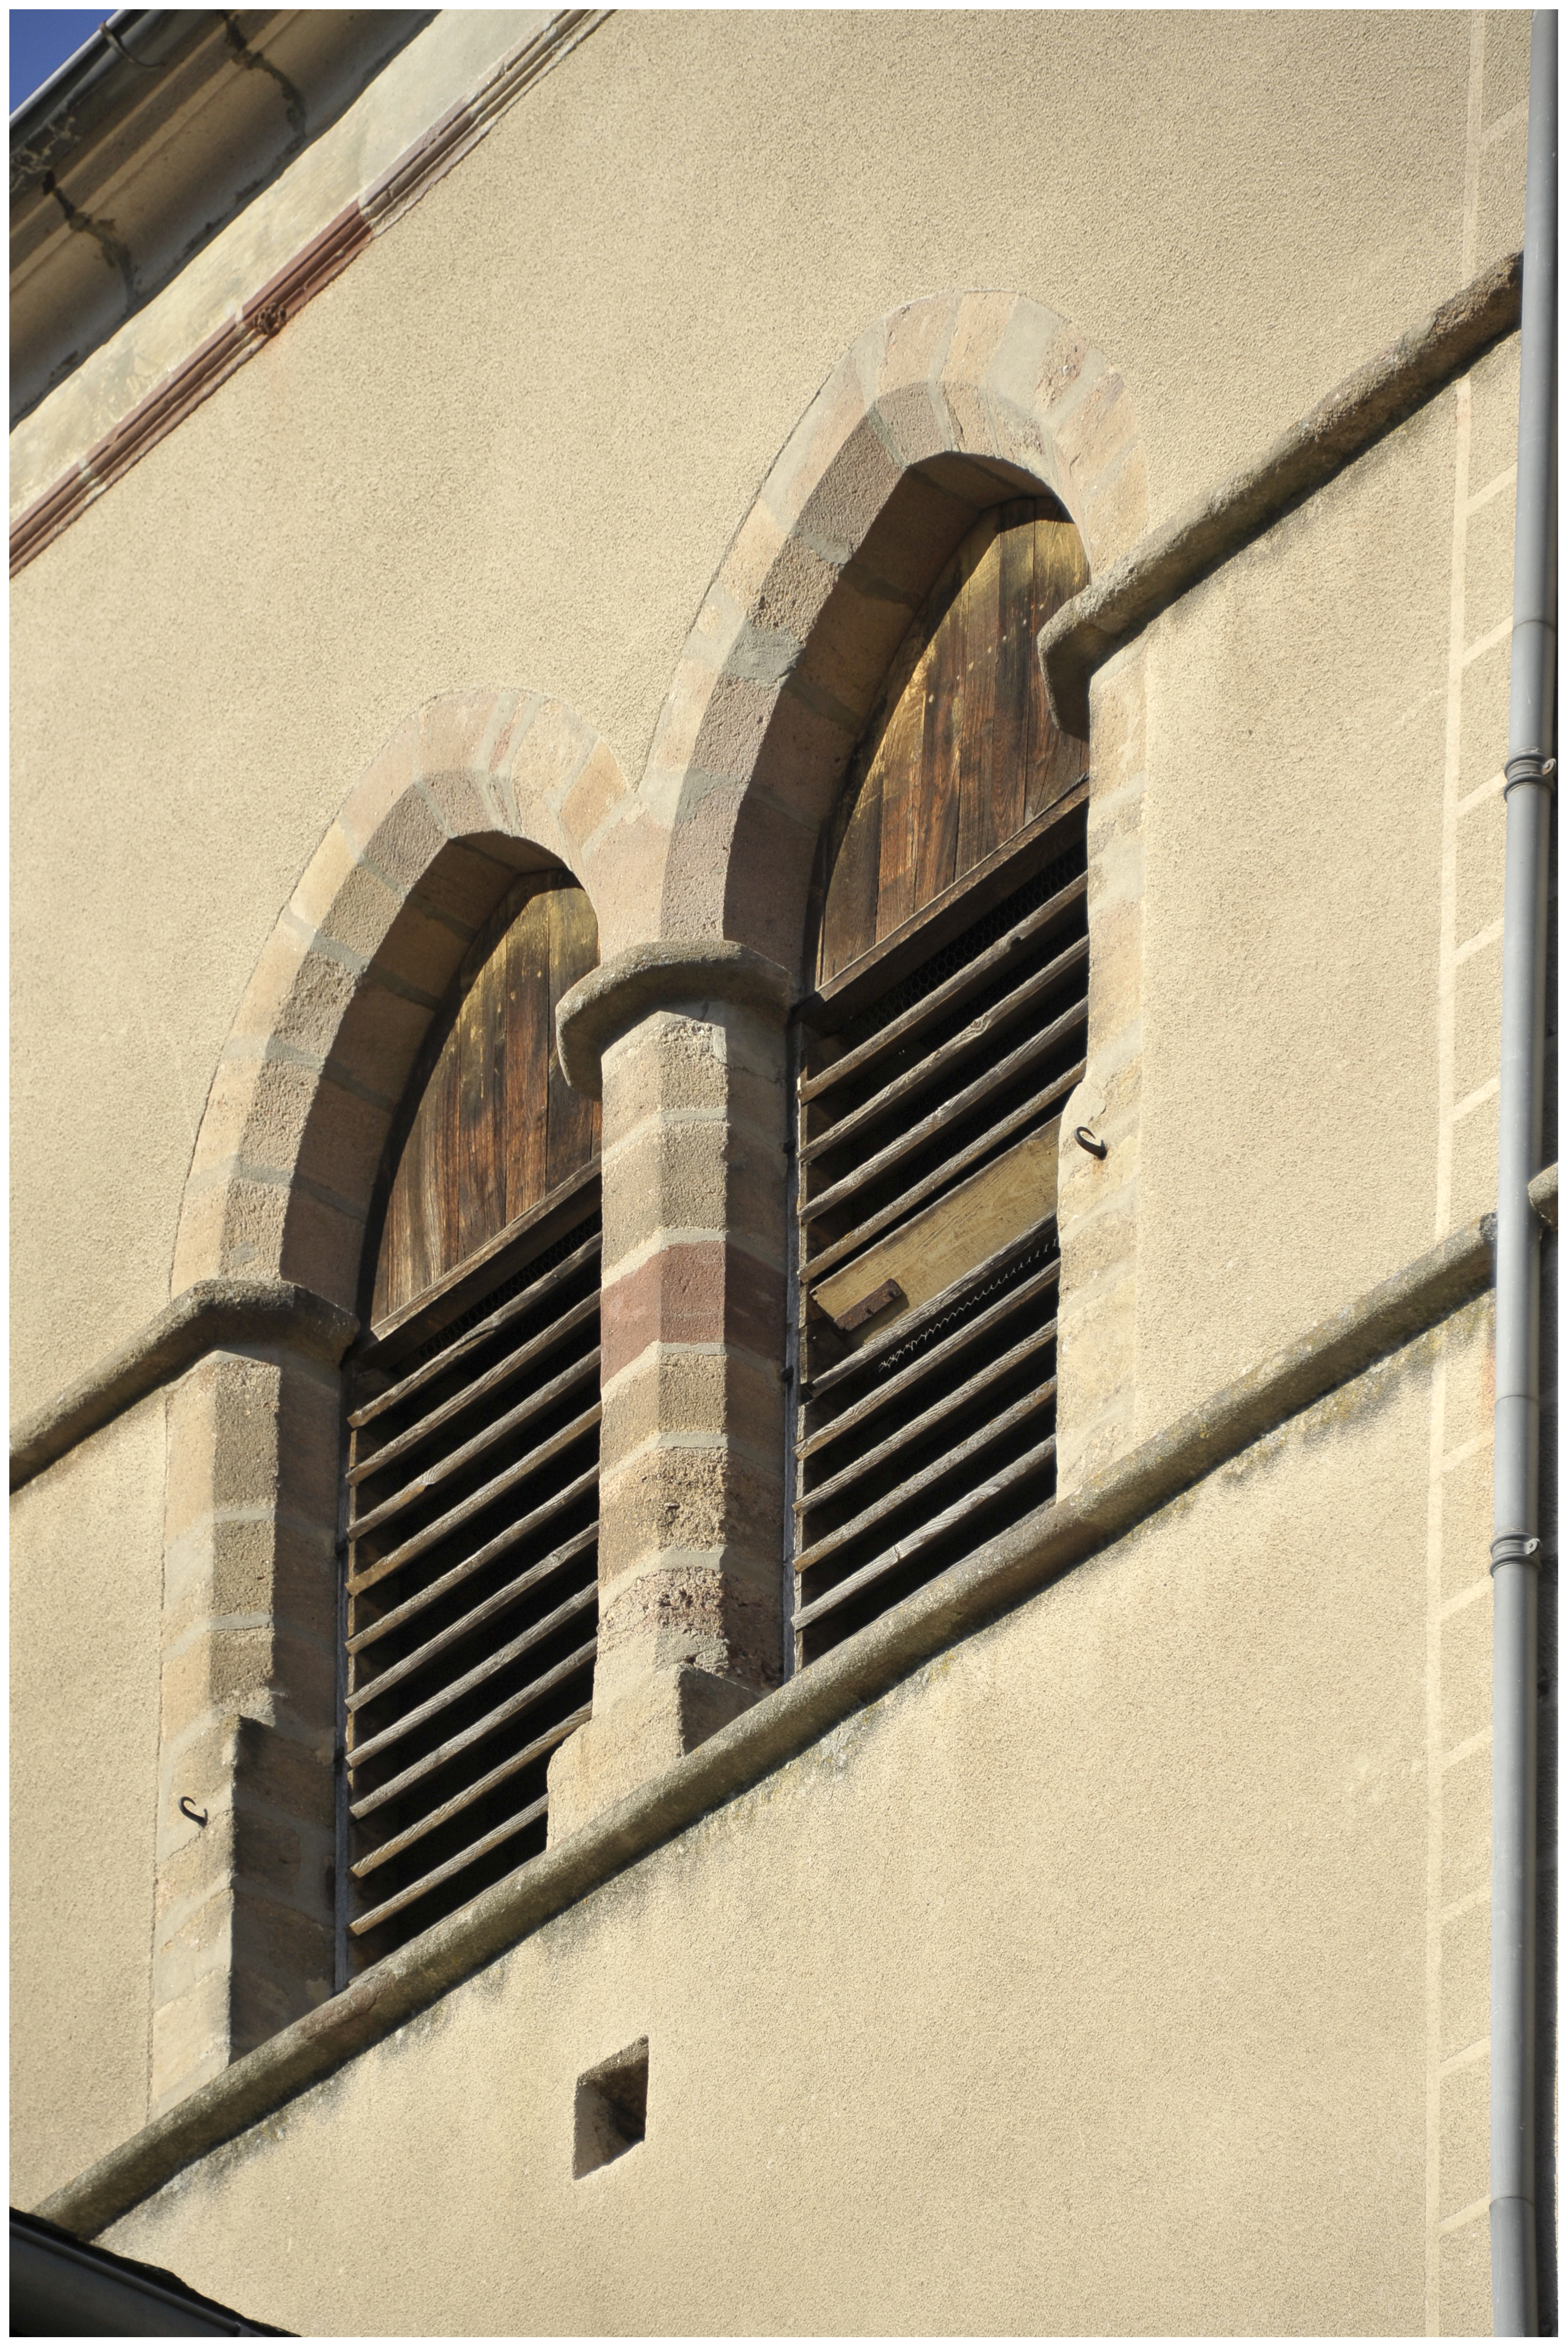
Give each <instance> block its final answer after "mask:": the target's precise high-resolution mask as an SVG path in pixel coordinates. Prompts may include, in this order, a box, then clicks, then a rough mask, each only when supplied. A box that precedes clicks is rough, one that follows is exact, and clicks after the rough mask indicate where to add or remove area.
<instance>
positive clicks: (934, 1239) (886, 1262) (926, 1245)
mask: <svg viewBox="0 0 1568 2347" xmlns="http://www.w3.org/2000/svg"><path fill="white" fill-rule="evenodd" d="M1060 1135H1061V1118H1060V1117H1053V1118H1052V1119H1051V1121H1050V1123H1049V1124H1048V1125H1046V1126H1044V1127H1043V1128H1042V1129H1041V1130H1040V1132H1039V1133H1030V1136H1029V1138H1028V1139H1027V1140H1026V1141H1020V1142H1015V1143H1014V1144H1013V1146H1012V1147H1011V1148H1010V1149H1009V1150H1006V1151H1005V1152H1004V1153H1003V1154H1002V1155H1001V1156H1000V1157H998V1158H995V1159H993V1160H992V1162H991V1163H990V1164H989V1165H987V1166H983V1167H982V1168H981V1170H980V1171H979V1173H971V1174H970V1175H969V1177H968V1181H966V1182H960V1183H959V1184H958V1188H957V1189H956V1190H949V1191H948V1194H947V1196H946V1197H945V1198H938V1201H937V1203H936V1204H935V1205H932V1206H927V1207H925V1208H924V1209H923V1210H922V1211H921V1212H920V1213H919V1214H914V1215H912V1216H911V1217H910V1219H909V1220H908V1222H907V1223H905V1224H903V1225H901V1227H900V1228H899V1229H897V1230H896V1231H892V1232H890V1233H889V1234H888V1235H887V1237H886V1238H885V1239H879V1240H878V1241H877V1243H876V1245H875V1246H871V1247H868V1248H867V1249H866V1253H865V1254H864V1255H857V1256H856V1259H855V1261H854V1262H853V1263H851V1264H846V1265H845V1267H844V1269H843V1270H842V1271H835V1272H833V1273H832V1274H831V1275H830V1276H828V1277H827V1278H826V1279H824V1280H820V1281H819V1282H818V1283H817V1285H816V1286H815V1287H814V1288H813V1290H812V1301H813V1302H814V1303H815V1304H819V1305H820V1306H821V1307H822V1308H823V1310H824V1311H825V1312H826V1313H828V1314H830V1315H831V1316H832V1317H833V1318H834V1319H835V1320H838V1321H839V1322H840V1324H841V1325H842V1318H843V1316H844V1314H845V1313H846V1312H848V1311H850V1310H851V1308H852V1307H854V1306H855V1305H856V1304H857V1303H859V1302H860V1300H861V1299H862V1297H865V1296H870V1295H872V1294H873V1293H874V1291H875V1290H876V1289H877V1288H879V1287H881V1286H883V1284H884V1283H885V1282H886V1281H887V1280H896V1281H897V1284H898V1286H899V1288H900V1290H901V1291H902V1296H903V1300H902V1302H899V1303H896V1304H892V1305H889V1306H887V1307H885V1308H884V1309H883V1310H881V1311H879V1312H877V1313H876V1314H875V1315H873V1316H871V1317H869V1318H867V1320H866V1322H865V1323H864V1324H863V1327H861V1328H859V1329H856V1331H855V1332H854V1334H853V1335H852V1336H851V1337H850V1342H851V1343H858V1342H859V1341H862V1340H863V1339H864V1338H866V1337H873V1336H879V1335H880V1334H881V1332H882V1330H883V1329H884V1328H888V1327H892V1325H893V1323H894V1321H895V1320H897V1319H898V1318H900V1317H902V1315H903V1314H904V1313H906V1312H908V1311H912V1310H913V1309H914V1308H915V1307H916V1306H917V1305H920V1304H924V1303H926V1302H927V1301H928V1300H929V1298H930V1297H932V1296H939V1295H940V1294H941V1292H942V1290H943V1289H944V1288H945V1287H950V1286H952V1284H953V1282H954V1280H956V1279H961V1278H962V1276H963V1275H964V1274H965V1272H967V1271H972V1270H973V1268H974V1266H976V1264H978V1263H984V1262H985V1261H986V1260H987V1259H988V1258H989V1256H990V1255H993V1254H994V1253H995V1252H996V1250H997V1248H998V1247H999V1246H1000V1245H1002V1243H1003V1242H1004V1240H1006V1239H1009V1238H1010V1237H1011V1236H1012V1235H1013V1234H1014V1232H1016V1231H1021V1230H1027V1229H1029V1228H1030V1226H1031V1225H1033V1224H1035V1223H1038V1222H1039V1221H1040V1217H1041V1216H1042V1215H1044V1214H1050V1211H1051V1209H1052V1207H1053V1206H1054V1205H1055V1204H1056V1155H1057V1143H1058V1140H1059V1137H1060Z"/></svg>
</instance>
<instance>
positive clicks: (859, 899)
mask: <svg viewBox="0 0 1568 2347" xmlns="http://www.w3.org/2000/svg"><path fill="white" fill-rule="evenodd" d="M1086 579H1087V572H1086V569H1085V566H1084V561H1083V555H1082V549H1081V544H1080V541H1079V538H1078V535H1077V532H1076V531H1075V529H1074V528H1073V527H1072V525H1071V522H1069V521H1068V520H1066V519H1065V518H1064V517H1063V516H1062V514H1061V508H1060V507H1057V506H1056V505H1054V504H1052V503H1049V502H1037V501H1027V500H1020V501H1016V502H1013V503H1009V504H1007V505H1002V506H999V507H995V508H994V509H993V510H992V511H990V512H989V513H988V514H986V515H984V516H983V517H982V518H981V519H980V520H979V522H978V523H977V524H976V526H975V527H974V528H973V529H972V530H971V531H970V533H969V535H968V537H967V538H965V540H964V542H963V544H962V545H961V546H960V547H959V548H958V552H957V554H956V555H955V556H954V558H953V559H952V560H951V562H950V563H949V564H948V568H947V569H946V570H945V571H944V573H943V575H942V577H941V578H940V579H939V580H938V583H937V586H936V587H935V589H933V590H932V593H931V595H930V596H929V598H928V599H927V603H926V605H925V608H924V609H923V610H922V611H921V612H920V614H919V616H918V618H917V620H916V622H915V624H914V625H913V627H912V628H911V629H910V630H909V632H908V634H907V637H906V638H905V641H904V643H903V645H902V646H901V648H900V650H899V651H898V653H897V656H896V658H895V660H894V662H893V665H892V668H891V670H890V671H889V673H888V676H887V679H886V684H885V686H884V688H883V691H882V693H881V695H880V698H879V701H878V703H877V706H876V710H875V712H874V713H873V715H872V718H871V720H870V722H869V723H868V724H867V726H866V730H865V732H864V733H863V735H862V737H861V740H860V743H859V744H858V746H857V748H856V753H855V756H854V759H853V760H852V762H851V765H850V769H849V773H848V776H847V779H846V782H845V788H844V791H843V793H842V795H841V798H840V801H839V804H838V806H837V808H836V811H835V815H834V817H833V819H832V820H831V822H830V823H829V824H828V825H827V826H826V828H825V835H824V837H823V841H822V844H821V847H820V850H819V854H818V860H817V869H816V875H815V883H814V891H813V907H812V913H811V929H810V934H809V936H808V941H807V942H808V948H809V951H808V969H811V971H812V973H813V981H814V990H813V992H812V993H811V994H810V995H809V996H808V998H807V999H805V1001H804V1002H803V1003H802V1005H801V1006H800V1009H799V1011H798V1013H797V1016H796V1021H795V1030H794V1032H795V1042H796V1059H795V1066H796V1075H795V1085H796V1096H797V1134H796V1213H797V1224H798V1241H797V1251H796V1260H795V1279H794V1316H793V1324H794V1325H793V1332H792V1333H793V1340H794V1345H795V1348H796V1358H795V1361H794V1370H795V1376H796V1385H795V1397H796V1404H797V1406H796V1409H795V1411H794V1445H793V1456H792V1459H791V1461H790V1466H791V1470H792V1472H793V1476H794V1490H793V1491H792V1494H791V1501H792V1507H791V1515H792V1532H791V1537H792V1541H793V1547H794V1628H795V1640H796V1649H795V1651H796V1661H797V1663H804V1662H809V1661H811V1660H812V1659H814V1658H815V1656H816V1655H821V1654H822V1653H824V1652H825V1651H826V1650H827V1649H828V1648H829V1647H831V1646H832V1645H835V1644H836V1643H837V1642H838V1641H839V1640H840V1639H841V1638H843V1637H845V1635H848V1633H849V1632H850V1631H852V1630H855V1629H857V1628H859V1627H860V1626H861V1625H862V1624H865V1623H866V1621H868V1620H870V1619H871V1618H872V1617H873V1616H875V1615H876V1614H879V1613H881V1612H882V1611H884V1610H885V1609H886V1607H887V1606H888V1605H889V1604H893V1603H894V1602H895V1601H896V1600H897V1599H898V1598H900V1597H902V1596H904V1595H906V1594H907V1593H908V1592H909V1591H910V1590H911V1589H913V1588H915V1587H917V1585H918V1584H919V1583H921V1582H923V1581H926V1580H927V1579H929V1578H930V1576H931V1575H932V1574H933V1573H937V1572H938V1571H940V1570H941V1569H942V1568H943V1567H944V1566H945V1565H948V1564H949V1563H953V1562H954V1560H955V1559H956V1558H957V1557H958V1556H961V1555H963V1554H965V1553H968V1551H970V1550H972V1549H973V1548H974V1547H975V1545H976V1544H977V1542H979V1541H981V1540H983V1539H985V1538H986V1537H988V1536H989V1535H990V1534H992V1533H994V1532H997V1531H999V1530H1000V1529H1001V1528H1003V1527H1004V1526H1005V1525H1006V1524H1008V1523H1009V1522H1014V1521H1016V1520H1017V1518H1018V1517H1020V1515H1022V1514H1023V1513H1024V1512H1026V1511H1027V1510H1029V1509H1030V1508H1031V1507H1034V1506H1036V1505H1038V1504H1039V1503H1040V1501H1042V1500H1046V1499H1049V1498H1050V1495H1051V1493H1052V1491H1054V1488H1055V1459H1054V1453H1055V1440H1054V1435H1055V1366H1056V1364H1055V1320H1056V1288H1057V1277H1058V1270H1059V1256H1058V1249H1057V1238H1056V1162H1057V1145H1058V1141H1059V1136H1060V1123H1061V1106H1062V1103H1063V1102H1064V1101H1065V1099H1066V1097H1067V1094H1068V1092H1070V1091H1071V1088H1072V1086H1073V1085H1074V1084H1075V1083H1076V1082H1077V1081H1078V1080H1079V1078H1080V1077H1081V1074H1082V1072H1083V1061H1084V1051H1085V1040H1086V1033H1087V1019H1088V977H1089V938H1088V923H1087V918H1086V911H1085V887H1086V883H1085V846H1084V802H1085V795H1086V789H1087V783H1086V772H1087V766H1088V755H1087V745H1086V744H1085V743H1082V742H1081V741H1077V740H1075V739H1073V738H1072V737H1071V736H1068V735H1064V734H1063V733H1061V732H1060V731H1059V729H1058V728H1057V726H1056V725H1055V723H1054V722H1053V720H1052V717H1051V713H1050V704H1049V702H1048V700H1047V697H1046V692H1045V686H1044V680H1043V677H1042V676H1041V673H1040V662H1039V659H1038V657H1037V654H1036V650H1035V639H1036V637H1037V635H1038V633H1039V631H1040V628H1041V627H1042V626H1043V624H1044V622H1045V621H1046V620H1048V619H1049V618H1050V615H1051V613H1052V612H1053V611H1054V610H1056V609H1057V608H1058V606H1059V605H1060V604H1061V603H1062V602H1063V601H1065V600H1067V598H1068V597H1069V596H1071V595H1073V594H1076V593H1077V592H1078V590H1079V589H1081V587H1082V586H1083V585H1084V584H1085V583H1086Z"/></svg>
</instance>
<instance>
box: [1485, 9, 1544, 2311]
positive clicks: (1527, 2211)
mask: <svg viewBox="0 0 1568 2347" xmlns="http://www.w3.org/2000/svg"><path fill="white" fill-rule="evenodd" d="M1556 325H1557V14H1556V11H1555V10H1554V9H1545V8H1541V9H1537V10H1536V11H1535V14H1534V18H1533V22H1532V29H1531V40H1530V146H1529V161H1528V164H1527V167H1526V177H1525V198H1524V283H1523V309H1522V319H1521V350H1520V385H1519V475H1518V484H1517V487H1516V491H1515V497H1516V518H1515V521H1514V538H1513V648H1512V681H1511V685H1510V693H1509V710H1508V764H1507V769H1506V774H1507V781H1506V786H1505V787H1506V796H1507V805H1508V845H1507V872H1506V879H1505V885H1504V896H1503V932H1502V1054H1501V1069H1500V1086H1499V1088H1500V1094H1501V1097H1500V1101H1499V1117H1498V1165H1497V1406H1496V1415H1495V1419H1494V1422H1493V1432H1494V1440H1495V1450H1494V1454H1493V1469H1492V1532H1493V1535H1494V1537H1493V1539H1492V1543H1491V1577H1492V1681H1491V1722H1492V1748H1491V2311H1492V2331H1493V2333H1494V2335H1495V2336H1496V2337H1498V2338H1510V2339H1517V2338H1533V2337H1534V2336H1535V2334H1536V2329H1537V2321H1538V2316H1537V2307H1536V2263H1535V2127H1534V2117H1535V2111H1534V2101H1535V2028H1534V2024H1535V1794H1536V1783H1535V1778H1536V1766H1535V1762H1536V1724H1537V1702H1538V1693H1537V1686H1536V1606H1537V1600H1538V1595H1539V1589H1540V1577H1541V1574H1540V1567H1541V1540H1540V1525H1539V1515H1538V1487H1537V1454H1538V1448H1539V1437H1540V1420H1541V1399H1540V1350H1541V1230H1540V1225H1539V1224H1538V1223H1537V1221H1536V1218H1535V1214H1534V1213H1533V1211H1532V1207H1531V1204H1530V1197H1529V1185H1530V1179H1531V1176H1532V1174H1533V1173H1536V1172H1537V1171H1538V1170H1539V1168H1540V1163H1541V1117H1542V1071H1543V1060H1544V1047H1545V1020H1546V881H1547V856H1548V844H1549V839H1550V833H1551V823H1552V787H1553V771H1554V760H1553V713H1554V712H1553V696H1554V685H1555V671H1556V642H1557V585H1556V555H1557V528H1556V510H1557V495H1556V490H1557V480H1556V473H1557V465H1556V445H1557V444H1556V427H1557V415H1556Z"/></svg>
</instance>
